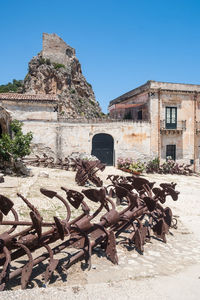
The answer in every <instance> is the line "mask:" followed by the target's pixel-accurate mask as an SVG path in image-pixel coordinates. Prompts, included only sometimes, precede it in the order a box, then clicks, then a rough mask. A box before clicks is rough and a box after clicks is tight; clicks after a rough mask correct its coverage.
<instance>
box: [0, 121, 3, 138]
mask: <svg viewBox="0 0 200 300" xmlns="http://www.w3.org/2000/svg"><path fill="white" fill-rule="evenodd" d="M2 133H3V131H2V127H1V124H0V138H1V137H2Z"/></svg>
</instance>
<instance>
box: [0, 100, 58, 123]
mask: <svg viewBox="0 0 200 300" xmlns="http://www.w3.org/2000/svg"><path fill="white" fill-rule="evenodd" d="M3 106H4V107H5V108H6V109H7V110H8V111H11V112H12V118H13V119H17V120H30V119H31V120H34V119H35V120H50V121H53V120H57V112H56V111H54V110H55V108H54V106H53V105H52V104H48V103H38V102H35V103H34V102H32V103H31V102H20V103H19V102H17V101H4V102H3ZM55 106H56V104H55Z"/></svg>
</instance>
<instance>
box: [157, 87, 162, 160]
mask: <svg viewBox="0 0 200 300" xmlns="http://www.w3.org/2000/svg"><path fill="white" fill-rule="evenodd" d="M160 96H161V91H160V89H159V90H158V159H159V162H160V158H161V157H160V148H161V144H160V102H161V99H160Z"/></svg>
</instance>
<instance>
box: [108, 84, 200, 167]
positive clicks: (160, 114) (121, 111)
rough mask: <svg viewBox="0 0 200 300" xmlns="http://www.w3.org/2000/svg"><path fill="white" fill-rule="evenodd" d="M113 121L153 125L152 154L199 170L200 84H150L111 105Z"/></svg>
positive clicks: (112, 102) (163, 159)
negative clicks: (129, 121)
mask: <svg viewBox="0 0 200 300" xmlns="http://www.w3.org/2000/svg"><path fill="white" fill-rule="evenodd" d="M109 113H110V117H111V118H116V119H118V118H119V119H120V118H124V119H126V118H127V116H128V118H131V119H133V120H135V121H136V120H140V121H141V122H143V121H145V122H146V121H149V122H150V153H151V155H152V156H156V157H159V158H160V160H161V161H165V160H166V159H167V158H168V157H171V158H172V159H174V160H176V161H177V162H179V163H187V164H193V165H194V169H195V170H196V171H199V156H200V85H193V84H179V83H167V82H156V81H148V82H147V83H146V84H144V85H142V86H140V87H138V88H136V89H134V90H132V91H130V92H128V93H126V94H123V95H121V96H120V97H118V98H116V99H114V100H112V101H111V102H110V104H109Z"/></svg>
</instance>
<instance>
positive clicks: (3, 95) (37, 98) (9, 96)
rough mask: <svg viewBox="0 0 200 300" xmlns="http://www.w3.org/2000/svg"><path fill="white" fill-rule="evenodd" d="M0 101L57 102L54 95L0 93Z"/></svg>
mask: <svg viewBox="0 0 200 300" xmlns="http://www.w3.org/2000/svg"><path fill="white" fill-rule="evenodd" d="M0 100H17V101H20V100H27V101H53V102H54V101H57V100H58V98H57V96H56V95H50V94H49V95H45V94H36V95H31V94H17V93H0Z"/></svg>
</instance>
